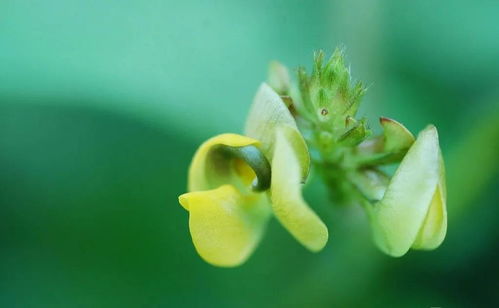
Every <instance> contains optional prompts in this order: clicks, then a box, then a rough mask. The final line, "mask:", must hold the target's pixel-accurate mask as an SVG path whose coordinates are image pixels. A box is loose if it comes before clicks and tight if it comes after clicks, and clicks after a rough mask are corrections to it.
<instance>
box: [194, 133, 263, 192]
mask: <svg viewBox="0 0 499 308" xmlns="http://www.w3.org/2000/svg"><path fill="white" fill-rule="evenodd" d="M219 145H227V146H232V147H243V146H248V145H256V146H258V145H259V142H258V141H257V140H255V139H252V138H249V137H245V136H241V135H237V134H222V135H218V136H215V137H213V138H211V139H208V140H207V141H205V142H204V143H203V144H202V145H201V146H200V147H199V149H198V150H197V151H196V153H195V154H194V158H193V159H192V163H191V166H190V168H189V183H188V190H189V191H200V190H209V189H213V188H216V187H218V186H220V185H222V184H234V185H236V186H239V184H240V181H244V178H246V177H248V175H247V174H245V175H244V176H241V175H240V174H238V173H237V171H238V170H243V168H241V167H240V163H239V164H238V163H237V162H236V164H235V165H236V166H234V165H231V164H229V163H228V161H227V159H226V158H225V157H221V156H220V155H217V153H216V152H214V151H212V150H213V149H214V148H215V147H216V146H219ZM234 167H236V168H234ZM245 170H247V168H246V169H245ZM247 171H251V170H247Z"/></svg>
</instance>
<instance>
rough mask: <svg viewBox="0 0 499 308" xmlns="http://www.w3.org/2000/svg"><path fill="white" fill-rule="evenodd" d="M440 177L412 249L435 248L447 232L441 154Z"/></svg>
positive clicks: (445, 192)
mask: <svg viewBox="0 0 499 308" xmlns="http://www.w3.org/2000/svg"><path fill="white" fill-rule="evenodd" d="M439 166H440V170H439V171H440V178H439V182H438V187H437V190H436V191H435V194H434V196H433V199H432V201H431V205H430V209H429V210H428V214H427V215H426V219H425V221H424V222H423V226H422V227H421V230H419V234H418V237H417V238H416V241H414V244H413V245H412V248H414V249H425V250H431V249H435V248H437V247H438V246H440V244H441V243H442V242H443V240H444V238H445V234H446V233H447V209H446V201H447V196H446V194H447V191H446V185H445V167H444V161H443V158H442V155H440V159H439Z"/></svg>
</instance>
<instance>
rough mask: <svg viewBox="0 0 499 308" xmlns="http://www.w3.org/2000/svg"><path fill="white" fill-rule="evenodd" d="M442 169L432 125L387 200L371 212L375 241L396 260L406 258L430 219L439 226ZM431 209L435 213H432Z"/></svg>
mask: <svg viewBox="0 0 499 308" xmlns="http://www.w3.org/2000/svg"><path fill="white" fill-rule="evenodd" d="M440 169H441V161H440V149H439V145H438V134H437V130H436V128H435V127H434V126H429V127H427V128H426V129H424V130H423V131H422V132H421V133H420V134H419V136H418V138H417V139H416V141H415V142H414V144H413V145H412V146H411V148H410V149H409V151H408V152H407V154H406V156H405V157H404V159H403V160H402V162H401V164H400V166H399V167H398V169H397V171H396V172H395V175H394V176H393V178H392V179H391V181H390V184H389V185H388V188H387V190H386V192H385V194H384V196H383V199H382V200H381V201H379V202H378V203H376V204H375V206H374V208H373V209H372V212H371V213H370V218H371V222H372V225H373V233H374V239H375V242H376V243H377V244H378V246H379V247H380V248H381V250H383V251H384V252H385V253H387V254H389V255H391V256H395V257H397V256H402V255H404V254H405V253H406V252H407V251H408V250H409V248H411V246H413V244H414V242H415V241H416V238H417V237H418V234H419V232H420V230H421V229H422V227H423V224H424V223H425V219H427V217H428V219H429V220H428V223H429V224H432V225H436V224H437V223H436V222H437V221H438V220H439V219H440V218H437V217H440V216H441V215H442V212H441V211H439V210H438V208H439V206H438V202H439V201H438V200H441V196H442V193H441V192H439V190H438V187H439V183H440V182H441V172H440ZM435 200H436V201H435ZM433 201H435V202H433ZM435 204H437V206H436V207H435V209H434V208H433V205H435ZM430 208H431V209H432V210H433V211H435V212H432V211H429V210H430ZM433 222H435V223H433ZM428 230H430V229H428ZM431 233H433V232H431ZM426 235H427V234H426V233H425V234H423V235H421V238H425V237H426Z"/></svg>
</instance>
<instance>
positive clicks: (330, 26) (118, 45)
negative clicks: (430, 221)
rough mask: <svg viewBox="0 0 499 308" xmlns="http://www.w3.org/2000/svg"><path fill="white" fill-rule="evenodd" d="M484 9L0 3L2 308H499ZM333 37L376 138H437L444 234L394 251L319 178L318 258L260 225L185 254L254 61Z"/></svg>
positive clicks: (492, 48) (495, 10)
mask: <svg viewBox="0 0 499 308" xmlns="http://www.w3.org/2000/svg"><path fill="white" fill-rule="evenodd" d="M498 16H499V4H498V2H497V1H450V0H449V1H429V0H424V1H411V2H409V1H407V2H406V1H395V0H394V1H381V0H378V1H359V0H353V1H347V0H342V1H297V0H295V1H216V0H214V1H201V0H199V1H124V0H120V1H118V0H115V1H95V0H90V1H88V0H87V1H82V0H80V1H77V0H66V1H57V0H52V1H47V0H45V1H36V0H32V1H13V0H3V1H1V2H0V175H1V176H0V306H3V307H164V306H169V307H332V306H334V307H338V306H340V307H377V306H379V307H395V306H403V307H430V306H442V307H471V306H482V307H484V306H486V307H487V306H490V307H492V306H494V305H495V306H498V305H499V295H498V293H499V278H498V277H499V265H498V262H499V261H498V260H499V245H498V244H499V227H498V223H499V204H498V203H499V202H498V200H499V191H498V189H497V187H498V184H499V172H498V171H499V168H498V166H499V164H498V163H497V160H498V157H499V146H498V144H499V142H498V140H499V89H498V85H499V39H498V38H499V21H498ZM341 44H343V45H344V46H346V53H347V57H348V62H349V63H351V68H352V72H353V75H354V77H355V78H358V79H361V80H363V81H365V82H366V83H367V84H369V85H370V88H369V91H368V93H367V95H366V97H365V99H364V104H363V106H362V107H361V111H360V113H361V115H366V116H368V118H369V119H371V124H372V127H373V128H374V129H377V127H378V125H377V122H376V121H377V117H378V116H388V117H392V118H395V119H397V120H399V121H401V122H402V123H404V124H406V125H407V127H408V128H410V129H411V130H412V131H413V132H417V131H419V130H420V129H422V128H423V127H424V126H425V125H426V124H428V123H434V124H435V125H436V126H437V127H438V128H439V132H440V139H441V146H442V150H443V153H444V157H445V159H446V165H447V175H448V190H449V201H448V211H449V215H450V216H449V231H448V236H447V239H446V241H445V242H444V244H443V245H442V246H441V247H440V248H439V249H437V250H435V251H432V252H410V253H409V254H407V255H406V256H405V257H403V258H400V259H393V258H390V257H387V256H384V255H382V254H381V253H380V252H379V251H378V250H377V249H376V248H375V247H374V244H373V243H372V241H371V238H370V233H369V228H368V226H367V221H366V218H365V216H364V215H363V213H362V211H361V210H360V209H357V208H348V209H345V208H338V207H335V206H334V205H333V204H330V203H329V201H328V200H327V198H326V193H325V190H324V187H322V186H321V183H320V182H319V181H318V179H316V178H312V180H311V183H310V184H309V185H308V186H307V190H306V198H307V200H309V201H310V203H311V204H312V205H313V207H314V208H315V209H316V211H317V212H318V213H319V214H320V215H321V216H322V217H323V218H324V220H325V221H326V223H327V225H328V227H329V229H330V234H331V236H330V240H329V244H328V246H327V247H326V248H325V250H324V251H322V252H321V253H319V254H311V253H309V252H307V251H306V250H305V249H304V248H303V247H301V246H300V245H299V244H298V243H297V242H296V241H294V240H293V239H292V238H291V236H290V235H289V234H288V233H287V232H285V231H284V230H283V228H282V227H281V226H280V225H279V224H278V223H277V222H276V221H275V220H274V221H272V223H271V224H270V226H269V230H268V233H267V235H266V237H265V238H264V240H263V242H262V244H261V245H260V247H259V248H258V249H257V251H256V252H255V254H254V255H253V256H252V258H250V260H249V261H248V262H247V263H246V264H245V265H244V266H242V267H239V268H235V269H220V268H215V267H212V266H210V265H208V264H206V263H204V262H203V261H202V260H201V259H200V258H199V257H198V256H197V254H196V252H195V250H194V248H193V245H192V243H191V240H190V236H189V232H188V226H187V221H188V213H187V212H186V211H184V210H183V209H182V208H181V207H180V206H179V204H178V202H177V196H178V195H179V194H181V193H183V192H184V191H185V187H186V173H187V168H188V165H189V162H190V159H191V157H192V154H193V153H194V151H195V149H196V148H197V146H198V145H199V144H200V142H202V141H203V140H204V139H206V138H208V137H210V136H212V135H214V134H217V133H222V132H241V130H242V127H243V123H244V120H245V115H246V112H247V110H248V108H249V104H250V103H251V100H252V98H253V95H254V93H255V91H256V89H257V87H258V85H259V83H260V82H262V81H263V80H264V79H265V78H266V71H267V64H268V63H269V61H271V60H273V59H278V60H280V61H282V62H283V63H285V64H286V65H288V66H289V67H296V66H298V65H306V66H307V67H310V64H311V61H312V54H313V51H314V50H316V49H319V48H322V49H325V50H326V51H328V52H332V50H333V49H334V48H335V47H336V46H338V45H341Z"/></svg>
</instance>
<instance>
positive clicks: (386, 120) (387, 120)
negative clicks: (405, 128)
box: [379, 117, 397, 125]
mask: <svg viewBox="0 0 499 308" xmlns="http://www.w3.org/2000/svg"><path fill="white" fill-rule="evenodd" d="M388 122H397V121H395V120H393V119H390V118H386V117H380V118H379V123H380V124H382V125H383V124H384V123H388Z"/></svg>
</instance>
